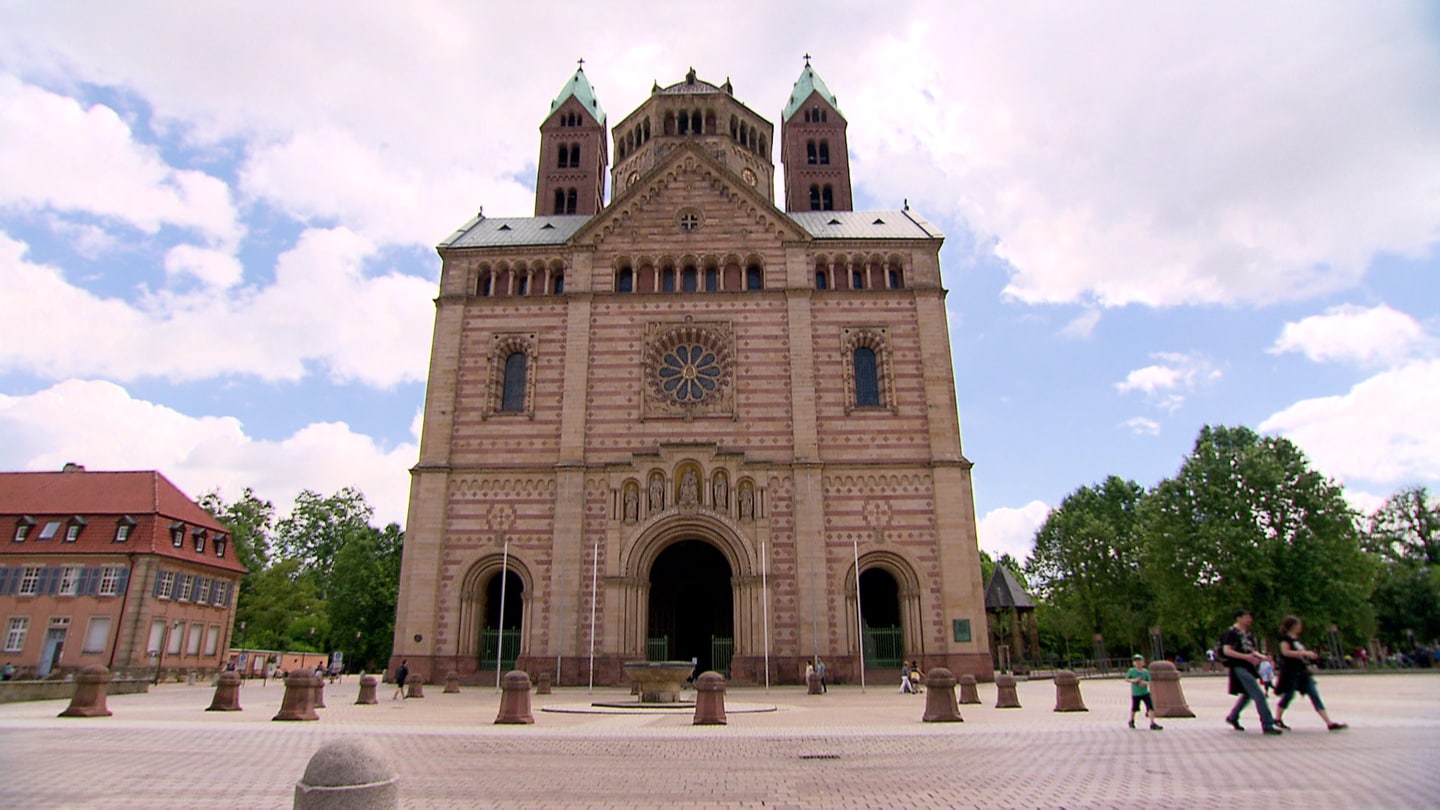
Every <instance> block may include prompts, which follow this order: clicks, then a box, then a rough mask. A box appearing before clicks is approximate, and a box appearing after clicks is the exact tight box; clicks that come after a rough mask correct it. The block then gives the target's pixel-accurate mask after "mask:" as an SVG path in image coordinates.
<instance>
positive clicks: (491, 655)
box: [480, 628, 520, 670]
mask: <svg viewBox="0 0 1440 810" xmlns="http://www.w3.org/2000/svg"><path fill="white" fill-rule="evenodd" d="M502 645H503V647H502ZM497 650H499V652H500V668H501V669H502V670H509V669H514V668H515V659H516V658H517V657H519V655H520V629H519V628H512V629H509V630H491V629H489V628H486V629H484V630H481V631H480V668H481V669H489V668H490V667H493V666H495V653H496V651H497Z"/></svg>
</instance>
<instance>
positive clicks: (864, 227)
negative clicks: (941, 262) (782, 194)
mask: <svg viewBox="0 0 1440 810" xmlns="http://www.w3.org/2000/svg"><path fill="white" fill-rule="evenodd" d="M789 216H790V218H791V219H793V220H795V222H796V223H798V224H799V225H800V227H802V228H804V229H805V230H806V231H809V232H810V235H811V236H813V237H815V238H816V239H944V238H945V234H943V233H940V231H939V229H937V228H936V227H935V226H934V225H931V224H930V223H929V222H927V221H926V220H925V218H924V217H922V216H920V215H919V214H917V213H915V212H913V211H911V210H909V209H906V210H903V211H791V212H789Z"/></svg>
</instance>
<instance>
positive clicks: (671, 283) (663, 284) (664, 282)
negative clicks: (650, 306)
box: [660, 267, 675, 292]
mask: <svg viewBox="0 0 1440 810" xmlns="http://www.w3.org/2000/svg"><path fill="white" fill-rule="evenodd" d="M660 291H661V292H675V268H673V267H667V268H665V269H664V270H661V271H660Z"/></svg>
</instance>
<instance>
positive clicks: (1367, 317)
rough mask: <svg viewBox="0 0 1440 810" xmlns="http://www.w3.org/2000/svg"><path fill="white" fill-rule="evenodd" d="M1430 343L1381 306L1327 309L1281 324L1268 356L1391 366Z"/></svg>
mask: <svg viewBox="0 0 1440 810" xmlns="http://www.w3.org/2000/svg"><path fill="white" fill-rule="evenodd" d="M1430 346H1433V341H1432V340H1431V339H1430V337H1429V336H1428V335H1426V333H1425V329H1424V327H1422V326H1421V325H1420V324H1419V323H1418V322H1416V320H1415V319H1414V318H1412V317H1410V316H1409V315H1407V314H1406V313H1404V312H1399V311H1397V310H1394V309H1391V308H1390V307H1389V306H1386V305H1385V304H1381V305H1379V306H1375V307H1370V308H1368V309H1367V308H1365V307H1358V306H1354V305H1350V304H1347V305H1345V306H1339V307H1331V308H1330V309H1327V310H1326V311H1325V314H1323V315H1311V316H1310V317H1308V318H1303V319H1301V320H1299V321H1293V322H1291V323H1287V324H1285V328H1284V329H1282V330H1281V332H1280V337H1279V338H1278V339H1277V340H1276V341H1275V345H1274V346H1271V347H1270V353H1271V354H1284V353H1286V352H1300V353H1302V354H1304V355H1305V356H1306V357H1308V358H1309V359H1311V360H1314V361H1315V362H1317V363H1323V362H1326V361H1338V362H1349V363H1358V364H1392V363H1395V362H1397V361H1399V360H1402V359H1404V358H1405V357H1407V356H1410V355H1411V354H1412V353H1414V352H1416V351H1417V350H1423V349H1425V348H1428V347H1430Z"/></svg>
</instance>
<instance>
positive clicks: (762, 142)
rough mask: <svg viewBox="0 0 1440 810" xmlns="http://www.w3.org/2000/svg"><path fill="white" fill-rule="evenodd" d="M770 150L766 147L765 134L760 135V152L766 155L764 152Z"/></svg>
mask: <svg viewBox="0 0 1440 810" xmlns="http://www.w3.org/2000/svg"><path fill="white" fill-rule="evenodd" d="M768 152H769V150H768V149H766V148H765V136H764V135H761V136H760V154H762V155H764V154H767V153H768Z"/></svg>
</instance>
